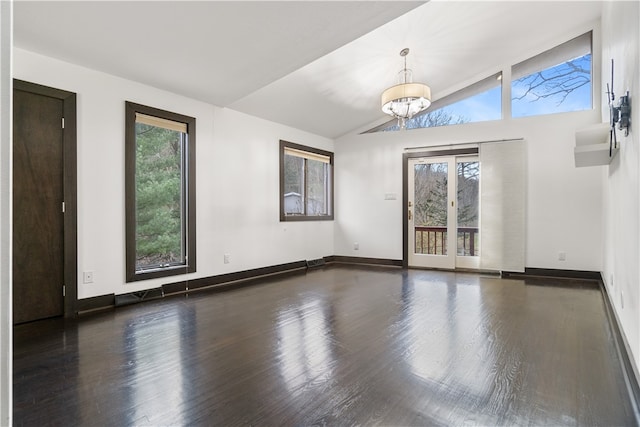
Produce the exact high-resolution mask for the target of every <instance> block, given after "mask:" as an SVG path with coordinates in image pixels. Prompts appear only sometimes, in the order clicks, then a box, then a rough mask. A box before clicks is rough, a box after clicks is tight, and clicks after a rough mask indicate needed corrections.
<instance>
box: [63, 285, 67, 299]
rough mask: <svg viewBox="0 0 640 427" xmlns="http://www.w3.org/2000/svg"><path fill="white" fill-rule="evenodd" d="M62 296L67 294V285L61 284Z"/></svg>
mask: <svg viewBox="0 0 640 427" xmlns="http://www.w3.org/2000/svg"><path fill="white" fill-rule="evenodd" d="M62 296H63V297H66V296H67V287H66V286H65V285H62Z"/></svg>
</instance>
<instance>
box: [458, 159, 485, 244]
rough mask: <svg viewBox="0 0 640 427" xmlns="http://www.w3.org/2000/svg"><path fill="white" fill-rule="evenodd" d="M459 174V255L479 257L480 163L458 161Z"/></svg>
mask: <svg viewBox="0 0 640 427" xmlns="http://www.w3.org/2000/svg"><path fill="white" fill-rule="evenodd" d="M457 173H458V187H457V196H456V198H457V212H456V214H457V222H458V234H457V247H458V250H457V254H458V256H479V255H480V241H479V238H480V233H479V229H478V222H479V206H480V203H479V196H480V162H478V161H458V162H457Z"/></svg>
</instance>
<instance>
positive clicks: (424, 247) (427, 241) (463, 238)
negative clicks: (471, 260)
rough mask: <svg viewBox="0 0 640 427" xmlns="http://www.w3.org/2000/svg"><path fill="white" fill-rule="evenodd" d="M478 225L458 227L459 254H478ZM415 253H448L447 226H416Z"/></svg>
mask: <svg viewBox="0 0 640 427" xmlns="http://www.w3.org/2000/svg"><path fill="white" fill-rule="evenodd" d="M478 235H479V233H478V228H477V227H458V236H457V237H458V239H457V240H458V242H457V248H458V255H465V256H477V255H479V248H478V247H477V243H478V242H477V241H476V240H477V238H478ZM415 246H416V247H415V253H417V254H429V255H447V227H415Z"/></svg>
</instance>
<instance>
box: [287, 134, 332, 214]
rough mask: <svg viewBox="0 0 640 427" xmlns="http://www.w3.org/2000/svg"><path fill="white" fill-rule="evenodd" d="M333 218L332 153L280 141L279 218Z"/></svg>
mask: <svg viewBox="0 0 640 427" xmlns="http://www.w3.org/2000/svg"><path fill="white" fill-rule="evenodd" d="M332 219H333V153H331V152H329V151H324V150H319V149H317V148H311V147H306V146H304V145H299V144H294V143H292V142H287V141H280V221H311V220H332Z"/></svg>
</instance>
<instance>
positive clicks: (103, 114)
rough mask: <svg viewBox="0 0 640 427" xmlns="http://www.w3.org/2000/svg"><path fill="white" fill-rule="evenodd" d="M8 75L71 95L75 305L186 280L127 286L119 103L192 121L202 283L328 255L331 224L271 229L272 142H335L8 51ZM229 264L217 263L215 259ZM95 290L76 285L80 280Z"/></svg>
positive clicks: (275, 214) (274, 222)
mask: <svg viewBox="0 0 640 427" xmlns="http://www.w3.org/2000/svg"><path fill="white" fill-rule="evenodd" d="M14 52H15V61H14V76H15V77H16V78H18V79H21V80H27V81H30V82H34V83H39V84H43V85H47V86H51V87H55V88H58V89H63V90H67V91H71V92H75V93H77V100H78V101H77V102H78V297H79V298H88V297H92V296H97V295H104V294H109V293H115V294H123V293H127V292H133V291H137V290H141V289H149V288H153V287H157V286H160V285H161V284H164V283H172V282H176V281H179V280H182V279H184V277H181V276H173V277H169V278H166V279H155V280H146V281H142V282H136V283H129V284H127V283H125V221H124V215H125V205H124V105H125V104H124V103H125V101H126V100H127V101H133V102H136V103H140V104H145V105H149V106H153V107H156V108H161V109H165V110H169V111H174V112H177V113H180V114H185V115H189V116H192V117H195V118H196V130H197V135H196V156H197V163H196V176H197V178H196V179H197V181H196V191H197V209H196V215H197V226H196V227H197V231H196V233H197V242H196V243H197V272H196V273H193V274H190V275H188V278H189V279H195V278H200V277H208V276H213V275H218V274H224V273H229V272H234V271H242V270H247V269H252V268H259V267H265V266H271V265H276V264H282V263H287V262H293V261H299V260H305V259H314V258H320V257H322V256H326V255H332V254H333V222H331V221H322V222H312V223H308V222H297V223H280V222H279V200H278V196H279V176H278V174H279V154H278V150H279V140H280V139H285V140H288V141H292V142H296V143H299V144H304V145H309V146H313V147H317V148H322V149H327V150H333V141H332V140H330V139H326V138H323V137H319V136H315V135H312V134H309V133H306V132H302V131H299V130H296V129H292V128H289V127H286V126H282V125H278V124H275V123H272V122H268V121H265V120H261V119H257V118H254V117H251V116H248V115H245V114H241V113H238V112H235V111H233V110H229V109H224V108H219V107H215V106H212V105H209V104H206V103H203V102H199V101H196V100H193V99H189V98H185V97H182V96H178V95H176V94H173V93H169V92H165V91H162V90H158V89H155V88H153V87H149V86H145V85H142V84H139V83H135V82H132V81H128V80H124V79H121V78H117V77H114V76H111V75H108V74H104V73H101V72H97V71H93V70H90V69H87V68H83V67H79V66H76V65H72V64H69V63H66V62H62V61H59V60H55V59H52V58H48V57H45V56H41V55H38V54H35V53H32V52H28V51H25V50H22V49H15V50H14ZM225 253H227V254H230V256H231V262H230V263H229V264H223V255H224V254H225ZM83 271H93V272H94V276H93V278H94V283H92V284H83V283H82V272H83Z"/></svg>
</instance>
